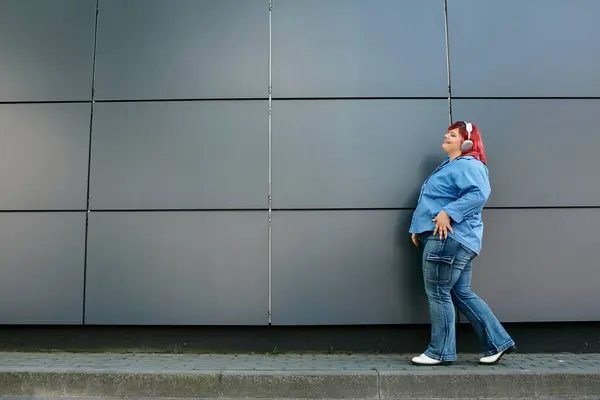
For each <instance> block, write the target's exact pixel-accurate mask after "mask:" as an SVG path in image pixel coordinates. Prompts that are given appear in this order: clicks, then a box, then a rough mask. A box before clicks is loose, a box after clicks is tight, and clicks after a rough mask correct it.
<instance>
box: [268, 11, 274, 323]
mask: <svg viewBox="0 0 600 400" xmlns="http://www.w3.org/2000/svg"><path fill="white" fill-rule="evenodd" d="M272 11H273V0H269V100H268V101H269V114H268V120H269V129H268V130H269V177H268V180H269V189H268V190H269V193H268V203H269V205H268V206H269V209H268V211H267V213H268V228H267V229H268V233H267V236H268V243H269V245H268V253H269V254H268V261H267V262H268V274H269V288H268V292H269V304H268V310H267V315H268V325H269V326H270V325H271V323H272V314H273V307H272V305H273V302H272V294H273V290H272V276H273V269H272V256H273V255H272V236H273V235H272V230H271V228H272V221H273V219H272V211H273V201H272V199H273V192H272V177H273V174H272V125H271V124H272V114H273V113H272V105H273V104H272V102H273V82H272V63H271V62H272V31H271V27H272V24H271V15H272Z"/></svg>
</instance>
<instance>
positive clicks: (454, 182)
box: [410, 156, 491, 254]
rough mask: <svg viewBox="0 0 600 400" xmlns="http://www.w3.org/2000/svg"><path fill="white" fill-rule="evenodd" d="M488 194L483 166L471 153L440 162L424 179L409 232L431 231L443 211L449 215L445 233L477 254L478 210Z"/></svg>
mask: <svg viewBox="0 0 600 400" xmlns="http://www.w3.org/2000/svg"><path fill="white" fill-rule="evenodd" d="M490 193H491V187H490V181H489V173H488V169H487V167H486V166H485V165H484V164H483V163H482V162H481V161H479V160H477V159H476V158H474V157H472V156H466V157H458V158H456V159H455V160H454V161H452V162H450V158H449V157H446V159H445V160H444V162H443V163H442V164H441V165H440V166H439V167H437V168H436V170H435V171H434V172H433V173H432V174H431V175H430V176H429V178H427V179H426V180H425V183H423V186H422V187H421V194H420V195H419V201H418V203H417V209H416V210H415V212H414V214H413V218H412V223H411V225H410V233H415V234H419V233H423V232H428V231H433V230H434V229H435V222H433V221H432V219H433V218H435V216H436V215H437V214H438V213H439V212H440V211H441V210H444V211H446V213H447V214H448V215H449V216H450V218H452V223H451V226H452V229H453V230H454V234H451V233H450V232H448V235H449V236H451V237H453V238H454V239H455V240H456V241H458V242H459V243H461V244H463V245H464V246H465V247H467V248H468V249H470V250H472V251H474V252H475V253H477V254H479V252H480V251H481V241H482V238H483V220H482V218H481V211H482V209H483V206H484V204H485V203H486V202H487V199H488V198H489V196H490Z"/></svg>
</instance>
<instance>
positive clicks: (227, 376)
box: [0, 370, 600, 399]
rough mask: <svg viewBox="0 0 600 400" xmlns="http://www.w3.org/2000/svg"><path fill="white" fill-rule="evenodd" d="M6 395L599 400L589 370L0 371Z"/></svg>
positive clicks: (599, 377) (599, 382) (599, 379)
mask: <svg viewBox="0 0 600 400" xmlns="http://www.w3.org/2000/svg"><path fill="white" fill-rule="evenodd" d="M0 394H2V395H4V396H9V395H10V396H104V397H145V398H152V397H178V398H190V397H192V398H240V397H242V398H332V399H333V398H362V399H378V398H381V399H386V398H445V399H451V398H456V399H464V398H485V397H488V398H499V397H504V398H526V397H529V398H532V397H552V396H569V397H572V396H600V374H599V373H589V372H582V373H579V372H557V373H551V372H550V373H548V372H544V373H539V372H530V371H523V372H517V373H513V372H511V373H505V372H499V373H493V372H485V373H473V372H465V373H460V372H451V373H448V372H438V371H428V372H418V373H415V372H386V373H378V372H377V371H375V370H373V371H369V372H365V371H361V372H357V373H347V372H346V373H340V372H249V371H240V372H236V371H226V372H223V373H220V372H217V371H205V372H200V371H198V372H195V371H191V372H188V371H186V372H158V373H141V372H133V371H132V372H114V371H94V370H87V371H74V370H71V371H35V370H33V371H18V370H15V371H0Z"/></svg>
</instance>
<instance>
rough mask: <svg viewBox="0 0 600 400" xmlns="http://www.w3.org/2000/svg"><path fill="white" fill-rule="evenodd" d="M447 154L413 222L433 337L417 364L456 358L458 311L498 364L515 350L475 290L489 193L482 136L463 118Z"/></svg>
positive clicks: (451, 132)
mask: <svg viewBox="0 0 600 400" xmlns="http://www.w3.org/2000/svg"><path fill="white" fill-rule="evenodd" d="M442 149H443V150H444V151H445V152H446V154H447V157H446V159H445V160H444V161H443V162H442V164H441V165H440V166H439V167H437V168H436V170H435V171H434V172H433V173H432V174H431V175H430V176H429V178H427V179H426V180H425V183H424V184H423V186H422V188H421V194H420V196H419V200H418V204H417V208H416V210H415V212H414V215H413V219H412V223H411V226H410V233H411V235H412V236H411V238H412V241H413V243H414V244H415V246H422V248H423V261H422V263H423V265H422V267H423V280H424V283H425V292H426V293H427V299H428V302H429V313H430V319H431V341H430V343H429V346H428V348H427V349H426V350H425V352H424V353H423V354H421V355H420V356H418V357H415V358H413V359H412V362H413V363H414V364H417V365H438V364H447V363H451V362H452V361H455V360H456V331H455V309H454V306H455V305H456V306H457V307H458V309H459V310H460V311H461V312H462V313H463V314H464V315H465V316H466V317H467V318H468V319H469V322H470V323H471V325H472V326H473V328H474V329H475V332H476V333H477V336H478V337H479V339H480V341H481V343H482V344H483V349H484V354H483V355H484V357H483V358H481V359H480V363H482V364H495V363H497V362H498V361H499V360H500V359H501V358H502V356H503V355H505V354H508V353H510V352H513V351H514V350H515V349H516V346H515V342H514V341H513V339H512V338H511V337H510V336H509V334H508V333H507V332H506V330H505V329H504V328H503V327H502V325H501V324H500V322H499V321H498V319H497V318H496V316H495V315H494V313H493V312H492V310H491V309H490V307H489V306H488V305H487V304H486V303H485V302H484V301H483V300H482V299H481V298H480V297H479V296H477V295H476V294H475V293H474V292H473V291H472V290H471V276H472V262H473V259H474V258H475V257H477V256H478V255H479V252H480V251H481V245H482V238H483V221H482V217H481V212H482V209H483V206H484V204H485V203H486V201H487V199H488V197H489V195H490V192H491V188H490V182H489V176H488V169H487V167H486V158H485V150H484V147H483V141H482V139H481V134H480V132H479V129H478V128H477V126H476V125H474V124H471V123H468V122H463V121H458V122H456V123H454V124H452V125H451V126H450V127H449V128H448V132H447V133H446V134H445V136H444V142H443V144H442Z"/></svg>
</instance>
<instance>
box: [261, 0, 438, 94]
mask: <svg viewBox="0 0 600 400" xmlns="http://www.w3.org/2000/svg"><path fill="white" fill-rule="evenodd" d="M272 18H273V39H272V42H273V93H274V95H275V96H284V97H321V96H419V97H425V96H447V94H448V84H447V73H446V49H445V33H444V3H443V1H440V0H419V1H398V0H369V1H365V0H327V1H323V0H302V1H298V0H277V1H275V2H274V4H273V15H272Z"/></svg>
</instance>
